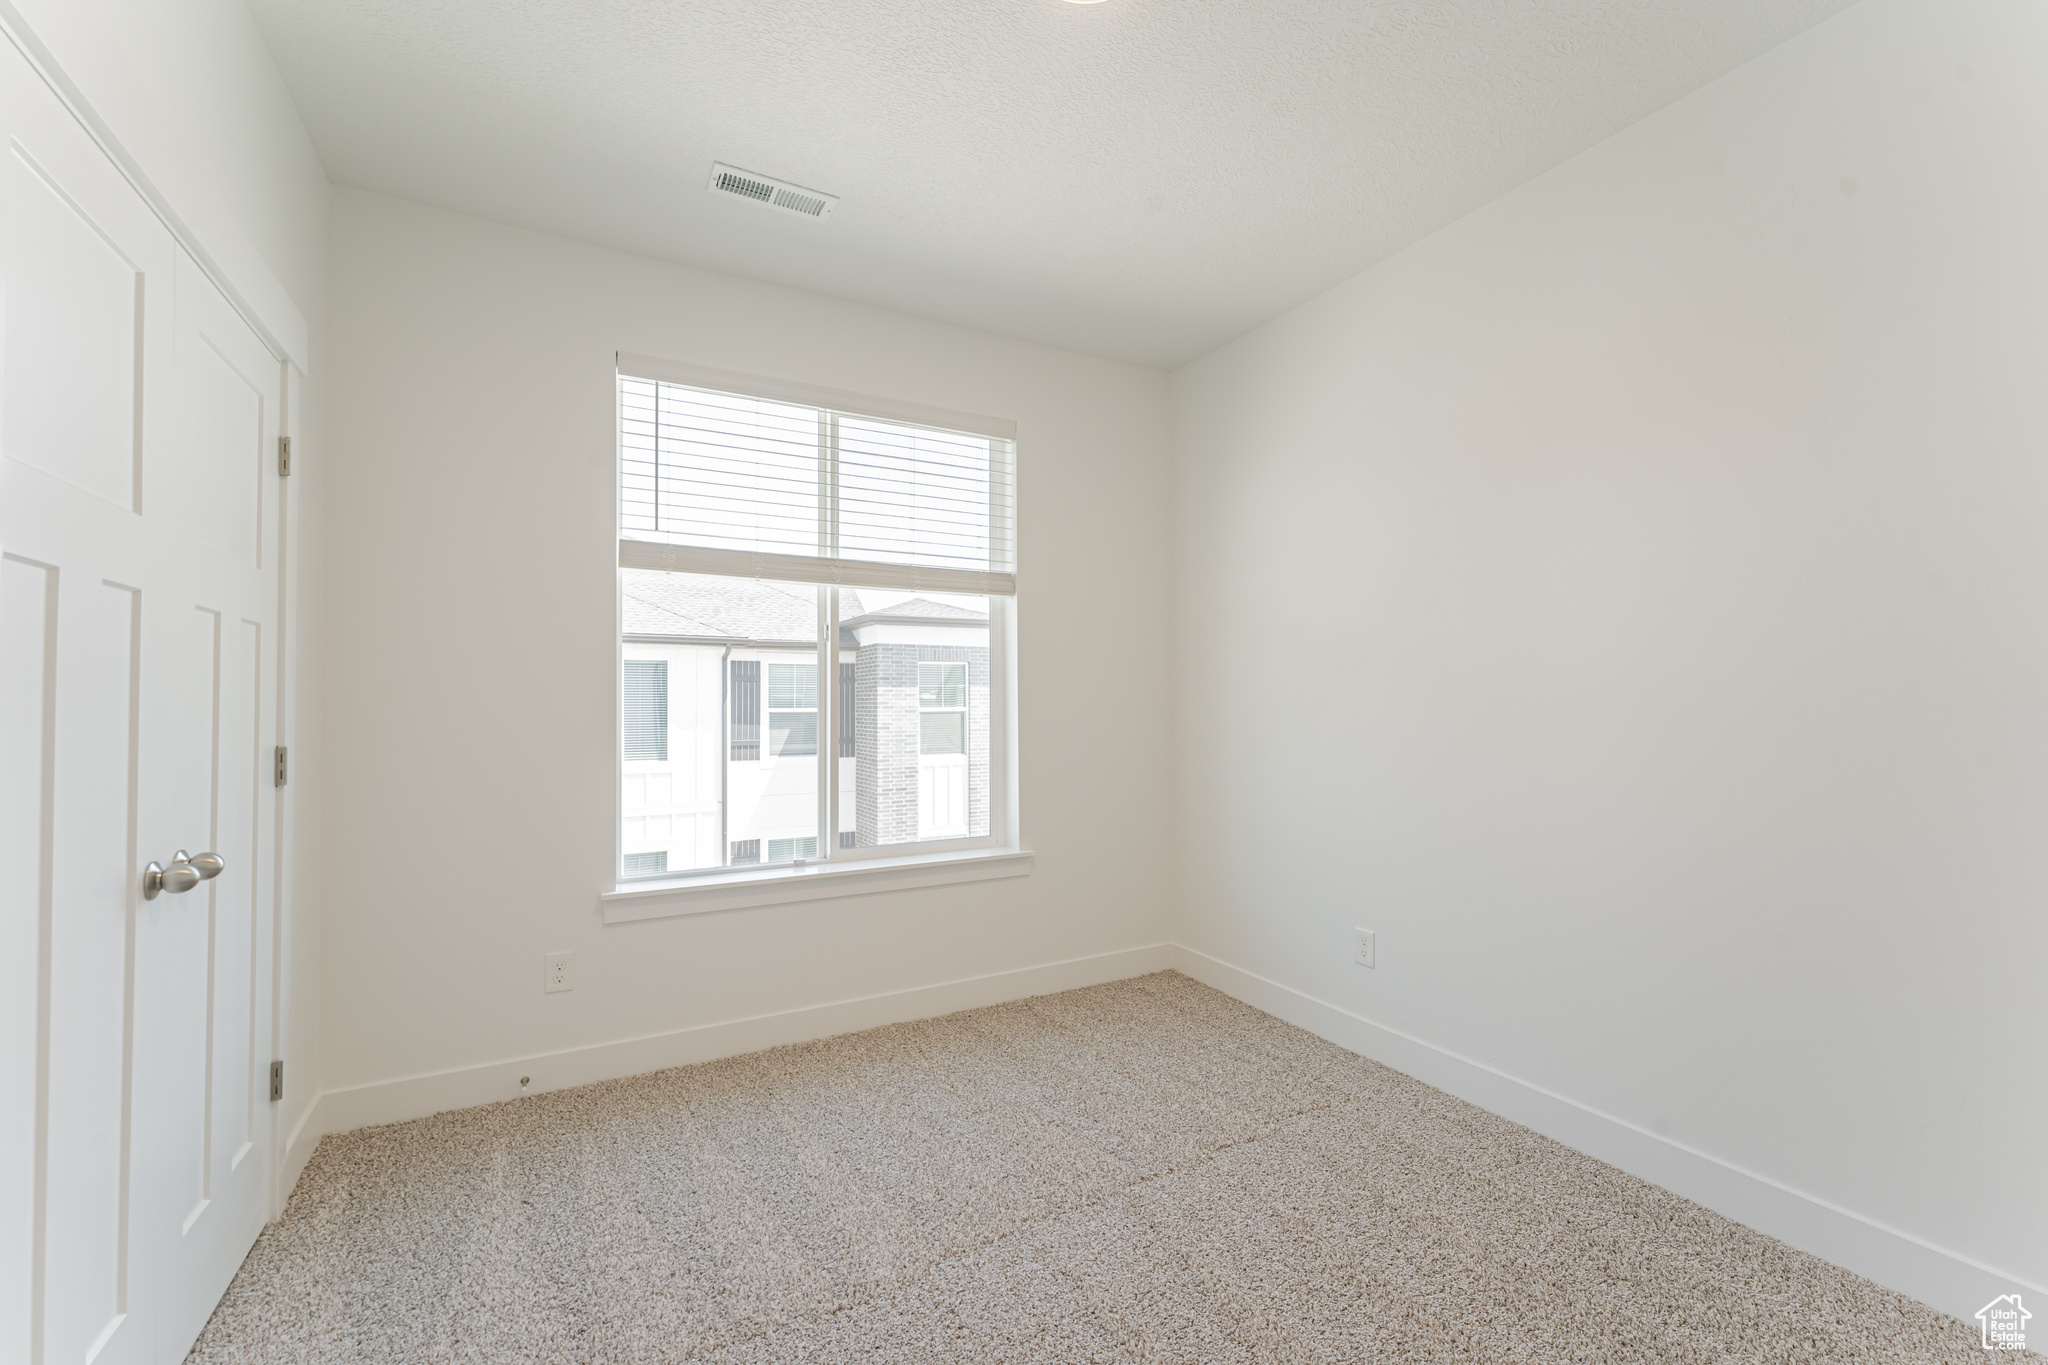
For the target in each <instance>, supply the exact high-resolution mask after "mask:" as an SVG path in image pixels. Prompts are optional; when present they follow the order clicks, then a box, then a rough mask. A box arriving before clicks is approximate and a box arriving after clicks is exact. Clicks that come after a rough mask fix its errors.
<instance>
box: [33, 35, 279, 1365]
mask: <svg viewBox="0 0 2048 1365" xmlns="http://www.w3.org/2000/svg"><path fill="white" fill-rule="evenodd" d="M0 132H4V135H5V136H4V139H0V291H4V293H0V305H4V310H0V317H4V322H0V329H4V331H0V455H4V459H0V481H4V482H0V555H4V558H0V841H4V844H0V892H4V899H0V949H4V951H0V964H4V965H0V972H4V973H5V977H6V979H5V980H4V981H0V1011H4V1014H0V1022H4V1031H0V1094H5V1095H7V1096H8V1097H9V1102H8V1103H5V1104H0V1186H4V1193H0V1237H4V1238H5V1244H4V1246H0V1334H4V1335H0V1358H4V1359H9V1360H12V1359H23V1360H30V1361H41V1362H52V1363H54V1362H79V1365H85V1362H93V1363H94V1365H98V1363H99V1362H108V1363H110V1365H112V1363H117V1362H128V1361H151V1360H165V1361H169V1360H176V1359H178V1358H180V1357H182V1356H183V1354H184V1352H185V1350H186V1348H187V1347H188V1346H189V1345H190V1343H191V1340H192V1337H193V1336H194V1335H195V1334H196V1332H197V1331H198V1329H199V1327H200V1326H201V1325H202V1324H203V1323H204V1321H205V1319H206V1316H207V1314H208V1313H209V1312H210V1311H211V1309H212V1306H213V1304H214V1303H215V1302H216V1301H217V1299H218V1297H219V1295H220V1293H221V1291H222V1290H223V1289H224V1288H225V1287H226V1285H227V1282H228V1280H229V1279H230V1278H231V1277H232V1276H233V1274H234V1271H235V1269H236V1267H237V1266H238V1265H239V1264H240V1262H241V1260H242V1257H243V1256H244V1255H245V1254H246V1252H247V1250H248V1247H249V1244H250V1243H251V1241H253V1240H254V1238H255V1235H256V1233H257V1232H258V1231H259V1230H260V1228H261V1226H262V1223H263V1220H264V1218H265V1217H266V1216H267V1215H268V1213H269V1212H270V1210H269V1207H268V1204H269V1197H270V1196H269V1179H268V1168H269V1163H270V1161H271V1157H272V1150H273V1143H272V1134H271V1131H270V1129H271V1116H270V1107H269V1101H268V1084H267V1082H268V1073H269V1061H270V1057H271V1038H270V1036H269V1035H270V1029H271V1019H272V990H273V983H272V980H271V942H270V940H271V936H272V935H273V934H274V932H275V925H274V922H273V917H272V907H271V888H272V887H273V885H274V877H273V868H272V867H271V858H272V850H273V849H274V847H275V838H274V832H273V827H272V822H273V820H274V818H275V798H274V795H273V792H272V788H271V784H270V780H269V772H270V755H271V746H272V744H273V743H274V735H275V716H274V701H275V697H276V675H275V667H276V659H277V628H276V627H277V621H276V615H277V603H278V600H279V597H278V577H277V575H278V535H277V525H276V510H277V508H278V507H279V505H280V503H279V500H278V497H277V485H276V477H277V475H276V466H275V459H274V454H273V452H274V450H275V442H276V437H277V433H278V426H279V403H280V383H281V380H282V371H281V369H280V367H279V365H278V363H277V362H276V361H275V360H274V359H273V358H272V357H271V356H270V354H269V353H268V351H267V350H266V349H265V348H264V347H263V346H262V345H261V344H260V342H258V340H257V338H256V337H255V336H254V334H253V333H252V332H251V331H250V330H249V328H248V327H247V326H246V324H244V323H243V322H242V321H241V319H240V318H239V317H238V316H237V315H236V314H235V313H234V312H233V310H232V309H230V308H229V307H228V305H227V304H226V302H225V301H224V300H223V299H222V298H221V296H220V295H219V293H218V292H217V291H216V290H215V289H214V288H213V286H212V285H211V283H210V282H208V281H207V280H206V279H205V278H204V276H203V275H202V274H201V273H200V272H199V271H198V269H197V268H196V267H194V265H193V264H192V263H191V261H190V260H189V259H188V258H186V257H185V256H184V254H183V253H182V252H181V251H180V250H179V248H178V247H177V246H176V244H175V242H174V240H173V238H172V237H171V235H170V233H169V231H168V230H167V229H166V228H165V227H164V226H163V224H162V223H161V222H160V221H159V220H158V219H157V218H156V217H155V216H154V215H153V214H152V213H151V212H150V210H149V209H148V207H147V205H146V204H145V203H144V201H143V200H142V199H141V198H140V196H139V195H137V194H136V193H135V191H134V190H133V188H132V187H131V186H130V185H129V184H128V183H127V182H126V180H125V179H123V178H122V176H121V175H120V174H119V173H118V172H117V171H116V169H115V168H114V166H113V165H112V164H111V163H110V162H109V161H108V160H107V159H106V157H105V156H104V155H103V154H102V153H101V151H100V150H99V148H98V147H97V146H96V145H94V144H93V142H92V141H91V140H90V139H89V138H88V137H87V136H86V135H85V133H84V131H83V130H82V129H81V128H80V127H79V126H78V125H77V123H76V122H75V121H74V120H73V119H72V118H71V117H70V115H69V114H68V112H67V111H66V110H65V109H64V108H63V107H62V105H61V104H60V103H59V102H58V101H57V100H56V98H55V96H54V95H52V94H51V93H50V91H49V90H48V89H47V87H45V86H44V85H43V84H42V82H41V81H40V79H39V78H38V77H37V76H36V75H35V74H34V72H33V71H32V70H31V69H30V68H29V67H28V66H27V64H26V63H25V62H24V61H23V60H22V59H21V57H20V56H19V54H18V53H17V52H16V51H15V50H14V49H13V48H12V47H11V46H10V45H8V44H6V43H0ZM180 849H183V850H188V851H190V852H191V853H194V854H196V853H199V852H202V851H211V852H215V853H217V854H219V855H220V856H221V857H222V858H223V859H224V860H225V870H223V871H221V872H220V873H219V875H217V876H215V877H213V878H212V879H211V880H207V881H203V882H200V883H199V884H198V885H197V886H196V887H194V888H192V889H189V890H186V891H183V892H182V893H178V894H162V895H159V896H157V897H155V898H154V899H147V898H145V896H144V894H143V892H144V876H143V870H144V866H145V864H148V863H150V862H152V861H154V862H157V863H162V864H170V863H172V861H173V856H174V854H175V853H176V852H177V851H178V850H180ZM17 1098H18V1099H19V1100H20V1102H19V1103H15V1102H14V1101H15V1100H16V1099H17Z"/></svg>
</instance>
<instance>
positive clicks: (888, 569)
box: [619, 356, 1016, 596]
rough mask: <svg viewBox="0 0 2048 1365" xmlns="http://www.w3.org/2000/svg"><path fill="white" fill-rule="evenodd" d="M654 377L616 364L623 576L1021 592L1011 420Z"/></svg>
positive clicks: (628, 362) (649, 369)
mask: <svg viewBox="0 0 2048 1365" xmlns="http://www.w3.org/2000/svg"><path fill="white" fill-rule="evenodd" d="M664 373H667V374H668V375H671V376H672V375H674V374H675V373H677V372H676V370H675V368H674V367H671V366H665V365H663V364H661V363H660V362H649V361H639V362H637V363H636V362H635V360H634V358H632V357H627V356H621V357H620V358H619V449H620V460H621V469H620V503H619V563H620V564H621V565H622V566H624V567H627V568H638V569H670V570H677V571H684V572H691V573H722V574H734V575H742V576H746V577H753V578H772V579H779V580H784V581H796V582H809V583H841V584H846V585H849V586H859V587H873V588H909V589H913V590H933V591H947V592H961V593H978V594H997V595H1002V596H1008V595H1010V594H1012V593H1014V592H1015V591H1016V578H1015V564H1016V538H1015V529H1014V528H1015V516H1014V513H1013V506H1014V497H1015V494H1014V486H1015V478H1014V450H1015V445H1014V441H1013V439H1012V435H1011V432H1010V428H1009V426H1008V424H1007V423H1001V422H996V421H993V420H990V419H982V418H972V417H965V416H963V415H961V414H950V413H948V414H933V413H929V412H926V411H925V410H911V409H903V410H899V411H897V412H889V411H883V410H881V407H882V406H885V405H876V404H873V403H870V402H867V401H866V400H845V401H833V400H835V399H839V398H841V396H839V395H830V396H822V397H821V396H819V395H817V394H806V393H805V392H804V391H800V390H796V389H792V388H788V387H781V386H764V385H759V384H751V385H749V392H744V393H742V392H733V391H730V390H724V389H720V388H718V387H715V386H713V385H715V381H701V382H695V383H691V382H682V380H680V379H678V378H674V377H664ZM732 382H734V383H739V382H742V381H732ZM764 388H767V389H773V390H776V391H770V392H763V389H764ZM806 397H810V398H811V399H812V401H797V400H800V399H803V398H806ZM849 404H859V407H858V408H856V407H853V406H849Z"/></svg>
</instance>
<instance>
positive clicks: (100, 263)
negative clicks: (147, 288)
mask: <svg viewBox="0 0 2048 1365" xmlns="http://www.w3.org/2000/svg"><path fill="white" fill-rule="evenodd" d="M57 150H58V151H59V152H60V155H57V156H52V158H51V161H52V163H53V165H49V166H46V165H42V164H38V163H37V161H36V160H35V159H34V157H33V155H32V154H31V152H30V151H29V149H28V148H27V147H25V146H23V145H22V143H21V142H19V141H17V142H16V143H15V144H14V145H13V146H12V147H9V148H8V149H7V154H6V156H5V161H4V165H0V177H4V185H0V192H4V195H5V203H6V213H5V218H4V223H5V227H4V234H5V241H4V244H0V253H4V254H5V257H6V259H8V260H10V261H21V262H28V261H35V262H40V263H41V264H40V266H39V268H36V269H32V270H25V271H20V272H10V274H9V276H8V279H7V313H6V330H5V336H6V343H5V344H6V356H5V365H6V375H7V400H8V401H7V406H6V410H5V424H4V428H0V438H4V440H5V443H6V449H7V452H8V456H9V458H11V459H16V460H20V461H22V462H23V463H25V464H30V465H33V466H35V467H36V468H37V469H40V470H42V471H43V472H44V473H46V474H54V475H56V476H57V477H58V478H60V479H62V480H64V481H65V482H66V483H69V484H71V485H72V486H73V487H75V488H82V489H84V490H85V491H86V492H88V493H93V494H97V495H98V496H99V497H102V498H104V499H106V500H107V501H108V502H111V503H113V504H114V505H115V506H117V507H123V508H127V509H129V510H131V511H132V510H139V509H137V508H136V507H135V501H136V492H137V486H136V485H137V462H138V460H139V459H140V455H141V450H140V446H141V441H140V436H141V433H140V432H139V431H138V430H137V428H136V423H135V409H136V398H137V395H138V394H139V393H140V391H141V376H140V375H139V374H138V373H137V369H138V365H139V362H140V360H141V357H142V350H141V348H140V347H139V346H138V345H137V344H136V343H137V340H138V337H137V331H138V327H139V325H140V316H139V311H140V306H141V301H142V295H143V288H142V285H143V281H142V272H141V271H140V269H139V268H138V266H137V264H136V262H135V261H134V260H133V259H132V258H130V257H129V256H128V255H127V254H126V253H125V252H124V251H123V250H122V248H121V245H120V242H121V241H122V239H123V238H124V237H125V238H133V237H135V236H138V235H143V236H146V235H148V234H147V228H148V227H149V226H153V225H152V224H147V223H143V224H138V223H137V222H136V221H135V220H136V217H137V212H138V210H139V209H140V205H137V204H132V203H128V202H125V201H123V200H122V199H121V198H120V197H119V196H113V197H112V199H113V202H112V203H111V204H109V203H106V202H104V201H105V200H106V199H107V198H108V196H106V195H103V194H98V193H95V192H94V191H95V190H96V189H97V188H98V186H96V185H94V184H93V183H91V182H92V181H93V180H95V179H97V177H93V176H90V175H85V176H73V175H66V174H63V173H62V172H60V171H59V170H57V169H56V168H55V167H56V166H61V165H62V163H63V161H65V160H68V159H69V158H64V157H62V156H61V151H62V150H63V149H62V148H61V147H60V148H59V149H57ZM67 169H68V168H67ZM81 181H84V182H85V183H81ZM95 200H97V201H102V202H101V203H100V204H99V205H98V207H99V208H100V209H101V212H99V213H98V214H95V212H94V210H93V207H89V206H88V205H89V201H95Z"/></svg>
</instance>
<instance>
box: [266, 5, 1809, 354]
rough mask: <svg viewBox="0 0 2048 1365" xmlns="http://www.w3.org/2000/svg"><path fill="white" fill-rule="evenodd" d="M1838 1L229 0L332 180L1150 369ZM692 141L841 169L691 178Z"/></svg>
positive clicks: (701, 146)
mask: <svg viewBox="0 0 2048 1365" xmlns="http://www.w3.org/2000/svg"><path fill="white" fill-rule="evenodd" d="M1848 3H1849V0H1104V2H1103V3H1100V4H1092V5H1076V4H1069V3H1066V0H830V2H829V3H828V2H827V0H784V3H761V0H250V8H251V9H252V10H253V11H254V12H255V15H256V17H257V20H258V22H259V23H260V24H261V25H262V27H263V30H264V32H265V34H266V35H267V36H268V38H269V40H270V43H271V46H272V49H273V50H274V51H275V53H276V55H277V59H278V62H279V64H280V65H281V66H282V67H283V69H284V72H285V78H286V80H287V82H288V83H289V84H290V86H291V89H292V92H293V94H294V96H295V97H296V98H297V100H298V104H299V108H300V110H301V111H302V113H303V115H304V117H305V120H306V122H307V124H308V126H309V127H310V128H311V129H312V133H313V137H314V140H315V142H316V143H317V145H318V146H319V149H320V154H321V156H322V157H323V158H324V159H325V162H326V165H327V171H328V174H329V175H330V176H331V177H332V178H333V179H334V180H336V181H337V182H339V183H342V184H348V185H356V186H360V187H363V188H365V189H371V190H377V191H380V192H383V193H386V194H391V195H397V196H400V197H402V198H406V199H412V200H417V201H420V202H423V203H428V204H436V205H441V206H443V207H446V208H451V209H458V210H461V211H464V212H467V213H474V214H479V215H481V216H484V217H487V218H493V219H497V220H499V221H501V222H506V223H513V224H517V225H520V226H525V227H532V228H538V229H541V230H544V231H548V232H554V233H558V234H561V235H564V236H569V237H576V238H581V239H583V240H586V241H591V242H599V243H603V244H605V245H608V246H614V247H620V248H623V249H626V250H629V251H635V252H640V253H642V254H645V255H649V256H658V257H665V258H667V259H670V260H676V261H683V262H687V263H689V264H692V265H700V266H706V267H709V268H712V269H715V270H722V271H729V272H731V273H733V274H738V275H746V276H751V277H753V278H755V279H761V280H769V281H773V282H775V283H779V284H787V285H794V286H797V287H799V288H803V289H810V290H815V291H818V292H820V293H826V294H833V295H837V296H840V297H843V298H849V299H858V300H861V301H864V302H869V303H876V304H881V305H884V306H887V307H891V308H897V309H901V310H903V311H905V312H910V313H917V314H921V315H924V316H926V317H932V318H939V319H943V320H946V321H949V322H957V323H963V324H966V325H968V326H971V327H978V328H983V329H985V330H988V331H992V332H999V333H1004V334H1007V335H1010V336H1017V337H1024V338H1027V339H1030V340H1036V341H1043V342H1048V343H1050V344H1053V345H1056V346H1064V347H1069V348H1072V349H1075V350H1080V351H1087V352H1091V353H1094V354H1097V355H1104V356H1112V357H1117V358H1121V359H1127V360H1137V361H1142V362H1146V363H1149V364H1155V365H1177V364H1179V363H1181V362H1183V361H1186V360H1190V359H1193V358H1194V357H1196V356H1199V355H1201V354H1203V353H1204V352H1206V351H1208V350H1210V349H1212V348H1214V347H1216V346H1217V345H1220V344H1221V343H1223V342H1225V341H1228V340H1229V339H1231V338H1232V337H1234V336H1237V335H1239V334H1241V333H1243V332H1245V331H1247V330H1249V329H1250V328H1252V327H1255V326H1257V325H1258V324H1259V323H1261V322H1263V321H1265V320H1266V319H1268V318H1271V317H1273V316H1275V315H1276V314H1278V313H1280V312H1282V311H1284V310H1285V309H1287V308H1289V307H1291V306H1292V305H1294V304H1296V303H1299V302H1300V301H1302V300H1303V299H1305V298H1308V297H1310V296H1312V295H1314V294H1315V293H1317V292H1318V291H1320V290H1322V289H1324V288H1327V287H1328V286H1329V285H1331V284H1334V283H1336V282H1337V281H1338V280H1341V279H1343V278H1345V277H1346V276H1348V275H1351V274H1354V273H1356V272H1357V271H1359V270H1361V269H1363V268H1365V267H1366V266H1368V265H1371V264H1372V263H1373V262H1375V261H1377V260H1380V259H1382V258H1383V257H1385V256H1387V255H1389V254H1391V253H1393V252H1395V251H1398V250H1399V249H1401V248H1402V247H1404V246H1406V245H1408V244H1409V243H1411V242H1413V241H1415V240H1417V239H1418V238H1420V237H1422V236H1424V235H1426V234H1428V233H1429V232H1431V231H1433V230H1434V229H1436V228H1438V227H1441V226H1442V225H1443V224H1445V223H1447V222H1450V221H1452V220H1453V219H1455V218H1457V217H1458V216H1460V215H1461V214H1464V213H1466V212H1469V211H1470V210H1472V209H1474V208H1476V207H1478V206H1479V205H1481V204H1483V203H1485V202H1486V201H1487V200H1489V199H1492V198H1494V197H1495V196H1497V195H1499V194H1501V193H1503V192H1505V191H1506V190H1508V189H1511V188H1513V187H1514V186H1515V185H1518V184H1520V183H1521V182H1523V181H1525V180H1527V179H1529V178H1530V177H1531V176H1533V175H1536V174H1537V173H1539V172H1541V171H1543V170H1545V169H1547V168H1549V167H1551V166H1554V165H1556V164H1558V163H1559V162H1561V161H1563V160H1565V159H1566V158H1568V157H1570V156H1572V155H1574V154H1575V153H1577V152H1580V151H1582V150H1584V149H1585V148H1587V147H1589V146H1591V145H1593V144H1594V143H1596V142H1598V141H1599V140H1601V139H1602V138H1604V137H1607V136H1608V135H1610V134H1612V133H1615V132H1617V131H1619V130H1620V129H1622V128H1625V127H1627V126H1628V125H1629V124H1631V123H1633V122H1635V121H1636V120H1638V119H1640V118H1642V117H1643V116H1644V115H1645V114H1648V113H1650V112H1651V111H1653V110H1655V109H1658V108H1660V107H1662V106H1663V105H1665V104H1668V103H1670V102H1671V101H1672V100H1674V99H1676V98H1678V97H1679V96H1681V95H1684V94H1685V93H1687V92H1688V91H1691V90H1694V89H1696V88H1698V87H1699V86H1701V85H1703V84H1705V83H1706V82H1708V81H1710V80H1712V79H1713V78H1714V77H1716V76H1719V75H1720V74H1722V73H1723V72H1726V71H1728V70H1730V69H1732V68H1734V67H1736V66H1738V65H1740V64H1741V63H1742V62H1744V61H1747V60H1748V59H1749V58H1751V57H1754V56H1756V55H1757V54H1758V53H1761V52H1764V51H1766V50H1767V49H1769V48H1771V47H1772V46H1774V45H1776V44H1778V43H1780V42H1783V41H1784V40H1785V39H1787V38H1789V37H1791V36H1792V35H1793V34H1795V33H1798V32H1800V31H1801V30H1803V29H1805V28H1807V27H1809V26H1811V25H1812V24H1814V23H1817V22H1818V21H1820V20H1821V19H1824V18H1826V17H1827V16H1829V15H1831V14H1833V13H1835V12H1836V11H1838V10H1841V9H1844V8H1847V5H1848ZM713 161H727V162H731V163H733V164H734V165H738V166H742V167H745V168H747V169H749V170H754V171H759V172H761V173H763V174H765V175H771V176H777V177H780V178H783V179H786V180H792V181H795V182H797V183H798V184H801V185H808V186H812V187H814V188H817V189H821V190H826V191H829V192H831V193H833V194H838V195H841V196H843V197H842V200H841V202H840V205H839V207H838V209H837V210H835V212H834V213H833V216H832V217H831V219H830V220H829V221H827V222H825V223H822V224H821V223H814V222H810V221H808V220H804V219H799V218H795V217H791V216H789V215H786V214H780V213H776V212H774V211H772V210H768V209H763V208H759V207H756V206H753V205H750V204H746V203H743V202H740V201H737V200H733V199H729V198H725V197H721V196H713V195H711V194H709V193H707V192H706V191H705V188H704V186H705V181H706V179H707V177H708V174H709V171H710V167H711V163H712V162H713Z"/></svg>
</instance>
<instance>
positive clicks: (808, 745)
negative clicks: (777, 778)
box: [768, 663, 818, 862]
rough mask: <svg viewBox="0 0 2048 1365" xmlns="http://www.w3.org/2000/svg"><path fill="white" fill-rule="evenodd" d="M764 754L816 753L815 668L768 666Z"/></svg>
mask: <svg viewBox="0 0 2048 1365" xmlns="http://www.w3.org/2000/svg"><path fill="white" fill-rule="evenodd" d="M768 752H769V753H770V754H771V755H773V756H774V757H776V758H803V757H806V756H808V755H812V754H815V753H817V752H818V666H817V665H816V664H775V663H771V664H769V665H768ZM770 861H772V862H780V861H781V859H779V858H778V859H771V860H770Z"/></svg>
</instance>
